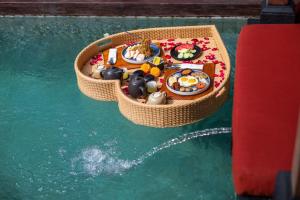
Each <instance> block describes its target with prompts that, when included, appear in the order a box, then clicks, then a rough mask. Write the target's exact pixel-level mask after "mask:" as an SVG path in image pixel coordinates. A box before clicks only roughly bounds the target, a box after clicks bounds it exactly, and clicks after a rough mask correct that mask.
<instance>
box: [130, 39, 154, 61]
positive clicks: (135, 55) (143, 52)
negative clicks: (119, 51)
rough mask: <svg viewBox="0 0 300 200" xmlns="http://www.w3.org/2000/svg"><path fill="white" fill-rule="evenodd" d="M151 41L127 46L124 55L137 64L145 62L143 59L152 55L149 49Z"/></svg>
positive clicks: (146, 40) (147, 40)
mask: <svg viewBox="0 0 300 200" xmlns="http://www.w3.org/2000/svg"><path fill="white" fill-rule="evenodd" d="M150 44H151V40H149V39H143V40H142V41H141V42H140V43H138V44H135V45H132V46H129V47H128V48H127V50H126V53H125V55H124V57H125V58H127V59H135V60H136V61H138V62H141V61H143V60H145V58H147V57H150V56H151V55H152V49H151V48H150Z"/></svg>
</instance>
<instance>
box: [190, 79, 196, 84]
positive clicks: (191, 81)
mask: <svg viewBox="0 0 300 200" xmlns="http://www.w3.org/2000/svg"><path fill="white" fill-rule="evenodd" d="M188 82H189V83H191V84H194V83H196V82H197V81H196V79H189V80H188Z"/></svg>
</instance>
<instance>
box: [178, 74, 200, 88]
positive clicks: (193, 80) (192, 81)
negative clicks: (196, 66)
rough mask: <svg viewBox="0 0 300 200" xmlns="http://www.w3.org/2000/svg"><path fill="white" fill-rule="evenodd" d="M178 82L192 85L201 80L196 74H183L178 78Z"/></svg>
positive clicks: (185, 85)
mask: <svg viewBox="0 0 300 200" xmlns="http://www.w3.org/2000/svg"><path fill="white" fill-rule="evenodd" d="M178 82H179V84H180V86H183V87H190V86H193V85H196V84H197V83H198V82H199V80H198V79H197V78H195V77H194V76H182V77H180V78H179V79H178Z"/></svg>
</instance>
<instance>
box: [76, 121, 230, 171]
mask: <svg viewBox="0 0 300 200" xmlns="http://www.w3.org/2000/svg"><path fill="white" fill-rule="evenodd" d="M226 133H231V128H230V127H223V128H211V129H205V130H200V131H194V132H191V133H186V134H183V135H181V136H178V137H175V138H173V139H170V140H168V141H167V142H164V143H162V144H160V145H158V146H155V147H153V148H152V149H151V150H149V151H147V152H145V153H144V154H142V155H141V156H139V157H138V158H137V159H134V160H123V159H119V158H117V157H114V156H113V153H112V152H110V151H103V150H101V149H100V148H98V147H89V148H86V149H83V150H82V151H81V153H80V154H79V156H77V157H75V158H73V159H72V160H71V168H72V172H71V174H73V175H77V174H82V173H84V174H88V175H92V176H97V175H100V174H103V173H104V174H122V173H123V172H124V171H126V170H128V169H130V168H132V167H135V166H138V165H140V164H142V163H143V162H144V161H145V160H146V159H147V158H149V157H151V156H153V155H154V154H156V153H158V152H160V151H162V150H164V149H168V148H170V147H172V146H175V145H177V144H181V143H184V142H186V141H189V140H192V139H195V138H198V137H204V136H211V135H220V134H226ZM78 171H79V173H78Z"/></svg>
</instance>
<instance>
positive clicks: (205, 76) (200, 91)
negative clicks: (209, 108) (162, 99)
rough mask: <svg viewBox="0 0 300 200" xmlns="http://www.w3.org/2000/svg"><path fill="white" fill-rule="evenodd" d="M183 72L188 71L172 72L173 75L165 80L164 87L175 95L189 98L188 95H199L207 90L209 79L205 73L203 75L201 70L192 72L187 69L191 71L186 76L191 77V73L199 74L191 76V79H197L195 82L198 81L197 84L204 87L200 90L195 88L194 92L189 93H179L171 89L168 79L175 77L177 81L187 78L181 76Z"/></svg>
mask: <svg viewBox="0 0 300 200" xmlns="http://www.w3.org/2000/svg"><path fill="white" fill-rule="evenodd" d="M184 70H188V69H182V70H179V71H177V72H174V73H173V74H172V75H170V76H169V78H168V79H167V80H166V81H167V82H166V86H167V88H168V89H169V90H170V91H171V92H173V93H175V94H178V95H182V96H190V95H196V94H200V93H202V92H204V91H205V90H207V89H208V88H209V86H210V78H209V76H208V75H207V74H206V73H204V72H203V71H201V70H192V69H189V70H191V71H192V72H191V73H190V74H187V75H189V76H191V74H192V73H197V74H199V75H196V76H193V77H195V78H197V80H198V81H199V82H202V83H205V84H206V86H205V87H204V88H202V89H198V88H197V89H196V90H194V91H191V92H181V91H178V90H175V89H173V88H172V86H170V85H169V79H170V78H171V77H175V78H176V79H177V80H178V79H179V78H180V77H183V76H187V75H182V71H184ZM201 76H202V77H201ZM190 87H196V86H190Z"/></svg>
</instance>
